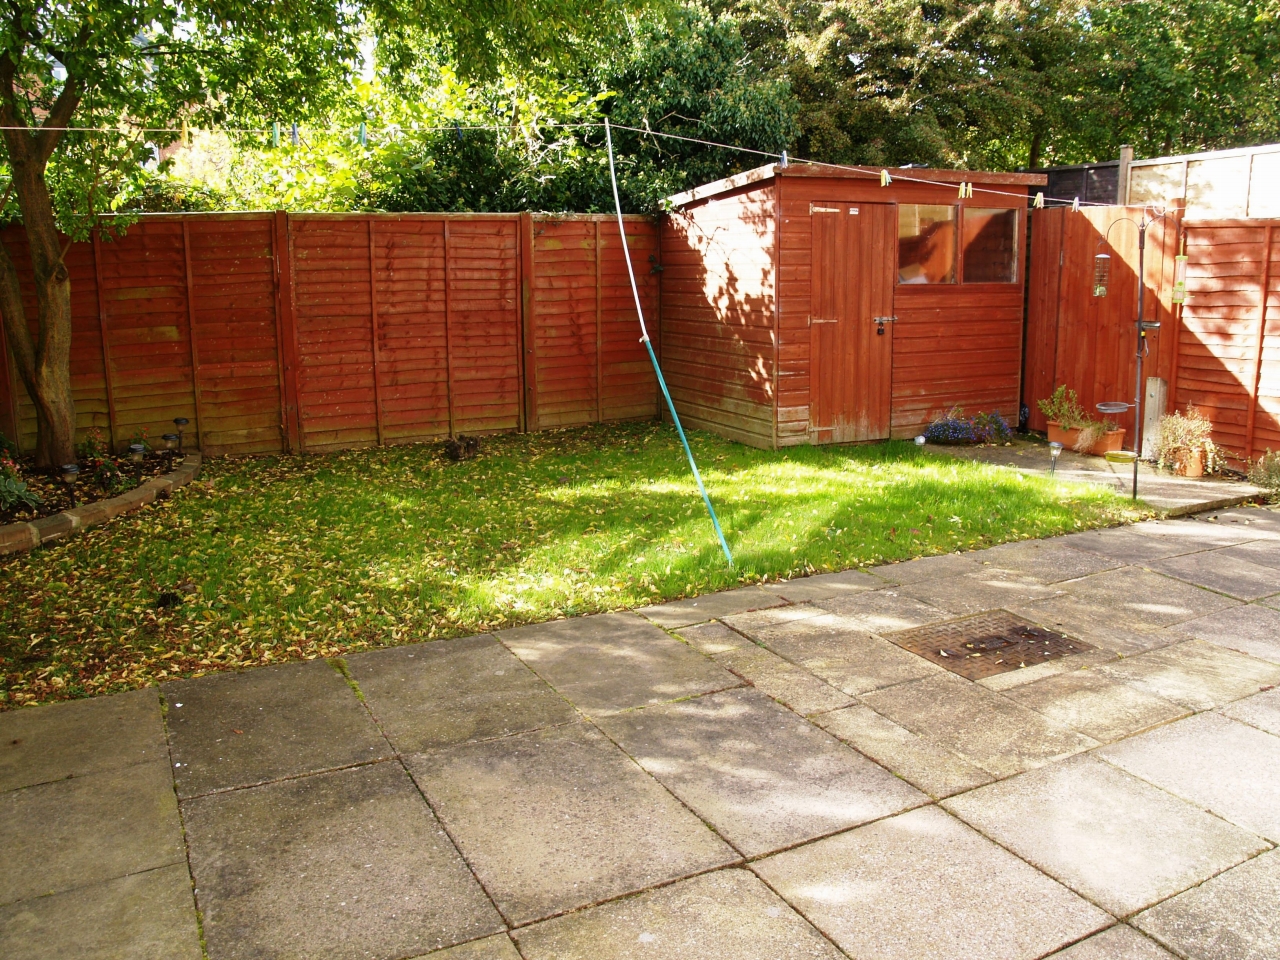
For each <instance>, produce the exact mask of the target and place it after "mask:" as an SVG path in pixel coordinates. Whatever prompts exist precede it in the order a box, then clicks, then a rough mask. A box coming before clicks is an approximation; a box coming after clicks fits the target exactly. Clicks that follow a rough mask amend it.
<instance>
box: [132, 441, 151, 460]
mask: <svg viewBox="0 0 1280 960" xmlns="http://www.w3.org/2000/svg"><path fill="white" fill-rule="evenodd" d="M146 452H147V448H146V447H144V446H143V445H142V444H140V443H131V444H129V459H130V460H131V461H133V462H134V463H141V462H142V455H143V454H144V453H146Z"/></svg>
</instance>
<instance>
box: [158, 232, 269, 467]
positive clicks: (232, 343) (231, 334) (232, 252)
mask: <svg viewBox="0 0 1280 960" xmlns="http://www.w3.org/2000/svg"><path fill="white" fill-rule="evenodd" d="M273 226H274V225H273V219H272V218H271V217H270V216H269V215H255V216H244V217H217V218H203V219H198V220H197V219H194V218H193V219H190V220H184V221H183V228H184V230H185V231H186V247H187V262H188V270H189V277H190V289H191V328H192V331H193V336H192V342H191V358H192V365H193V367H194V371H195V396H196V411H197V415H196V421H195V422H196V423H197V424H198V425H199V427H200V431H201V441H202V442H201V448H202V449H203V450H204V452H206V453H209V454H218V453H275V452H279V451H280V450H282V449H283V448H284V442H283V438H282V436H281V423H282V419H281V418H282V416H283V414H282V411H281V396H282V389H281V377H280V353H279V345H278V340H277V324H276V271H275V263H274V259H273V257H274V245H273V238H272V233H273Z"/></svg>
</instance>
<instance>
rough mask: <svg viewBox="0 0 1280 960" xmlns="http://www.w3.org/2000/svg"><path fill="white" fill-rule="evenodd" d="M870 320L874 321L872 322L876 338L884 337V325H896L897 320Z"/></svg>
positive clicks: (887, 318)
mask: <svg viewBox="0 0 1280 960" xmlns="http://www.w3.org/2000/svg"><path fill="white" fill-rule="evenodd" d="M871 319H872V320H874V321H875V322H876V336H877V337H883V336H884V325H885V324H886V323H897V321H898V318H897V317H872V318H871Z"/></svg>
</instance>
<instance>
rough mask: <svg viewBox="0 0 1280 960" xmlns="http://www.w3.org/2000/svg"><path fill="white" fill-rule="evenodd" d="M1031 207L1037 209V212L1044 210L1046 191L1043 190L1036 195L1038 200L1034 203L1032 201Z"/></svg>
mask: <svg viewBox="0 0 1280 960" xmlns="http://www.w3.org/2000/svg"><path fill="white" fill-rule="evenodd" d="M1031 206H1033V207H1035V208H1036V209H1037V210H1043V209H1044V191H1043V190H1042V191H1040V192H1039V193H1037V194H1036V198H1035V200H1034V201H1032V204H1031Z"/></svg>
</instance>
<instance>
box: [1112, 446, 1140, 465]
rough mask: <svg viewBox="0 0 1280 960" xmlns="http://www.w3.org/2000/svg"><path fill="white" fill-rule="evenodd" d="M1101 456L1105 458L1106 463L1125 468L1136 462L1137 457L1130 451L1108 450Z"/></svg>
mask: <svg viewBox="0 0 1280 960" xmlns="http://www.w3.org/2000/svg"><path fill="white" fill-rule="evenodd" d="M1103 456H1105V457H1106V458H1107V463H1123V464H1125V465H1126V466H1128V465H1130V464H1133V463H1136V462H1137V460H1138V455H1137V454H1136V453H1134V452H1133V451H1132V450H1108V451H1107V452H1106V453H1105V454H1103Z"/></svg>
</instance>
